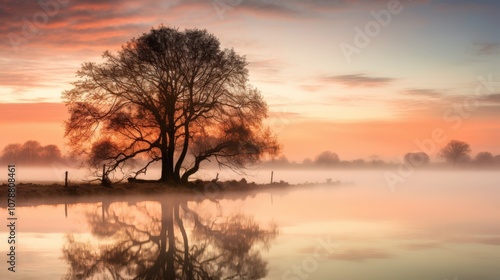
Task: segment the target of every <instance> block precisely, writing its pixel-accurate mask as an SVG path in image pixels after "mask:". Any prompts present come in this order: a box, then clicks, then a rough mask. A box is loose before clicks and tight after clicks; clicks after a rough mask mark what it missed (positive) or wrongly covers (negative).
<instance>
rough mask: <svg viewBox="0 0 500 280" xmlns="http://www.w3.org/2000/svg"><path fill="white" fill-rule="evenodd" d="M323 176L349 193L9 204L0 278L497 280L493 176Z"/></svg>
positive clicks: (327, 189)
mask: <svg viewBox="0 0 500 280" xmlns="http://www.w3.org/2000/svg"><path fill="white" fill-rule="evenodd" d="M278 174H280V173H278ZM281 174H283V173H281ZM337 175H338V176H337ZM266 176H267V175H266ZM287 176H290V177H293V176H295V177H297V178H296V179H297V180H298V177H300V173H298V172H297V171H293V172H289V173H288V175H287ZM307 176H311V174H309V175H307ZM326 176H328V174H323V173H318V175H317V178H318V179H317V181H323V180H324V178H327V177H326ZM342 176H343V177H342ZM329 177H331V178H332V179H334V180H336V179H341V180H343V181H352V182H353V184H352V185H350V184H347V185H341V186H316V187H294V188H287V189H282V190H273V191H265V192H260V193H244V194H243V193H240V194H227V193H226V194H222V193H217V192H216V191H211V192H209V193H206V194H199V195H197V196H186V195H173V194H169V195H163V196H142V197H129V198H126V199H114V200H100V201H94V202H92V203H80V204H70V205H64V204H54V205H39V206H36V207H19V208H18V209H17V217H18V221H17V229H18V233H17V243H18V244H17V252H16V253H17V264H16V270H17V272H16V273H11V272H8V271H7V267H8V265H7V264H6V262H5V261H4V262H2V263H3V265H1V270H0V279H61V278H68V279H132V278H134V277H137V276H139V278H140V279H155V278H154V276H159V278H158V279H168V278H167V277H168V275H172V274H175V275H177V278H179V279H181V278H182V275H184V278H183V279H209V277H213V278H212V279H349V280H357V279H386V280H387V279H394V280H396V279H398V280H401V279H405V280H411V279H415V280H416V279H419V280H421V279H441V280H444V279H457V280H458V279H459V280H463V279H471V280H472V279H473V280H486V279H492V280H493V279H495V280H498V279H500V267H499V264H500V211H498V209H499V206H498V205H499V204H498V201H499V199H500V184H499V182H500V174H499V173H498V172H497V173H495V172H428V171H426V172H424V171H422V172H417V173H415V174H413V175H412V176H410V177H408V178H406V179H405V181H404V182H403V183H402V184H400V185H398V186H397V187H396V188H395V189H391V188H390V187H389V186H388V185H387V182H386V181H385V179H384V172H382V171H376V172H375V171H370V172H366V171H362V172H361V171H358V172H346V173H343V174H341V172H335V174H334V175H332V176H329ZM263 180H264V179H263ZM307 180H309V181H314V180H312V179H311V178H308V179H307ZM290 181H291V180H290ZM303 181H306V180H303ZM45 203H47V202H45ZM0 210H1V212H2V218H3V219H4V221H5V220H6V209H5V208H2V209H0ZM1 235H2V236H4V237H3V238H2V240H4V241H3V242H2V243H3V245H1V249H2V253H3V255H4V260H6V256H5V255H6V253H5V252H6V249H7V246H8V244H7V242H6V240H7V232H6V228H5V227H2V229H1Z"/></svg>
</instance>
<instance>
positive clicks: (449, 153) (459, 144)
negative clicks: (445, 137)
mask: <svg viewBox="0 0 500 280" xmlns="http://www.w3.org/2000/svg"><path fill="white" fill-rule="evenodd" d="M470 151H471V150H470V146H469V144H467V143H466V142H463V141H458V140H451V141H450V142H448V144H447V145H446V146H445V147H444V148H443V149H441V152H440V156H441V157H443V158H444V159H446V160H447V161H448V162H451V163H453V165H456V164H457V163H458V162H460V161H463V160H466V159H468V158H469V153H470Z"/></svg>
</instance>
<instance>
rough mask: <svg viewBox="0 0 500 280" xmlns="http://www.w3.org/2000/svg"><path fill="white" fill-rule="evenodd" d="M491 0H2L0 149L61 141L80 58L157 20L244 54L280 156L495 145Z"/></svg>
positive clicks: (499, 32)
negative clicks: (203, 33)
mask: <svg viewBox="0 0 500 280" xmlns="http://www.w3.org/2000/svg"><path fill="white" fill-rule="evenodd" d="M499 13H500V2H499V1H460V0H459V1H451V0H449V1H430V0H428V1H425V0H402V1H396V0H372V1H363V0H338V1H336V0H331V1H329V0H286V1H285V0H185V1H174V0H162V1H153V0H145V1H132V0H120V1H118V0H112V1H98V0H82V1H77V0H40V1H25V0H11V1H9V0H1V1H0V38H1V39H0V130H1V134H2V137H1V139H0V147H3V146H5V145H7V144H9V143H22V142H24V141H26V140H38V141H39V142H41V143H42V144H43V145H48V144H56V145H58V146H60V147H62V148H63V150H65V149H66V148H65V140H64V137H63V135H64V126H63V122H64V120H65V119H66V118H67V117H68V115H67V112H66V109H65V107H64V104H62V103H61V93H62V92H63V91H64V90H68V89H70V88H71V87H72V86H71V82H73V81H76V77H75V73H76V71H77V70H78V69H79V68H80V66H81V64H82V63H83V62H100V61H102V58H101V55H102V53H103V52H104V51H106V50H109V51H111V52H116V51H118V50H119V49H120V47H121V45H123V44H125V43H126V42H127V41H129V40H130V39H131V38H133V37H138V36H140V35H142V34H143V33H146V32H148V31H149V30H150V29H151V28H154V27H158V26H159V25H160V24H163V25H165V26H169V27H176V28H179V29H181V30H183V29H186V28H199V29H207V30H208V31H209V32H210V33H213V34H214V35H215V36H216V37H218V38H219V39H220V41H221V45H222V46H223V47H224V48H233V49H234V50H235V51H236V52H237V53H238V54H241V55H245V56H246V59H247V61H248V62H249V66H248V69H249V71H250V83H251V84H252V85H253V86H255V87H257V88H258V89H259V90H260V91H261V92H262V95H263V96H264V99H265V100H266V102H267V103H268V105H269V111H270V112H269V115H270V118H269V120H268V123H269V125H270V126H271V127H272V129H273V130H274V132H275V133H276V134H277V136H278V139H279V141H280V142H281V143H282V145H283V154H284V155H286V156H287V157H288V158H289V159H291V160H295V161H301V160H303V159H304V158H314V156H315V155H317V154H319V153H320V152H322V151H325V150H329V151H333V152H336V153H337V154H338V155H339V156H340V158H341V159H345V160H353V159H356V158H365V159H367V158H380V159H384V160H390V161H398V160H401V159H402V158H403V156H404V154H405V153H407V152H412V151H424V152H427V153H428V154H429V155H430V156H431V158H432V159H437V154H438V151H439V149H440V148H441V147H442V146H444V145H445V144H446V142H447V141H449V140H451V139H458V140H462V141H466V142H468V143H470V145H471V149H472V153H473V155H474V154H477V153H478V152H482V151H490V152H492V153H493V154H500V145H499V142H500V141H499V140H500V69H499V67H498V65H500V28H499V26H500V18H499V17H498V14H499Z"/></svg>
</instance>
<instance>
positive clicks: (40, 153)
mask: <svg viewBox="0 0 500 280" xmlns="http://www.w3.org/2000/svg"><path fill="white" fill-rule="evenodd" d="M62 160H63V158H62V155H61V151H60V150H59V148H58V147H57V146H56V145H47V146H42V145H40V143H39V142H37V141H33V140H29V141H26V142H25V143H24V144H22V145H21V144H9V145H7V146H5V147H4V149H3V152H2V156H1V158H0V161H1V162H4V163H18V164H26V165H43V164H50V163H53V162H60V161H62Z"/></svg>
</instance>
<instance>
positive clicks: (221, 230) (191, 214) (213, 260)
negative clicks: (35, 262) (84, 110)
mask: <svg viewBox="0 0 500 280" xmlns="http://www.w3.org/2000/svg"><path fill="white" fill-rule="evenodd" d="M113 206H116V207H113ZM206 216H207V215H205V216H202V215H200V214H199V213H198V212H197V211H195V210H192V209H190V208H189V207H188V205H187V200H184V201H176V200H173V199H166V200H162V201H159V202H145V203H139V204H137V205H127V204H126V203H115V204H112V205H111V206H110V207H109V208H108V207H106V206H104V208H103V209H102V212H101V210H100V209H95V211H94V212H92V213H89V214H88V216H87V218H88V223H89V225H90V228H91V233H92V236H93V238H92V241H85V242H82V241H78V240H77V239H75V237H74V236H73V235H71V234H70V235H68V236H67V241H66V244H65V246H64V248H63V255H64V259H65V260H66V261H67V262H68V263H69V271H68V274H67V276H66V278H67V279H86V278H92V279H260V278H263V277H265V276H266V275H267V268H266V266H267V262H265V261H264V260H263V259H262V256H261V255H260V252H259V249H262V248H264V249H268V248H269V245H270V242H271V241H272V240H274V239H275V237H276V236H277V234H278V230H277V227H276V225H275V224H271V225H270V227H269V228H266V229H264V228H262V227H261V226H260V225H259V224H258V223H257V222H256V221H255V220H254V219H253V217H249V216H246V215H243V214H235V215H231V216H228V217H224V218H215V219H212V218H209V217H206Z"/></svg>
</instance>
